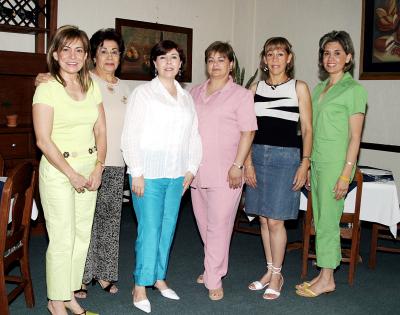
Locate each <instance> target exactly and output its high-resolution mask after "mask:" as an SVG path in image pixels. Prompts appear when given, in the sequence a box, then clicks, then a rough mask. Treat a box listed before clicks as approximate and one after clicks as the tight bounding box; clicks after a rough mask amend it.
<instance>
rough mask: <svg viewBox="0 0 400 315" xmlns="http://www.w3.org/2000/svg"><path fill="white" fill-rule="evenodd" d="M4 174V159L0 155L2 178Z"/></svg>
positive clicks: (0, 173)
mask: <svg viewBox="0 0 400 315" xmlns="http://www.w3.org/2000/svg"><path fill="white" fill-rule="evenodd" d="M3 174H4V159H3V157H2V156H1V154H0V176H3Z"/></svg>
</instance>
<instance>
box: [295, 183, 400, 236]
mask: <svg viewBox="0 0 400 315" xmlns="http://www.w3.org/2000/svg"><path fill="white" fill-rule="evenodd" d="M356 191H357V188H355V189H353V190H352V191H351V192H350V193H349V194H348V195H347V198H346V200H345V203H344V212H347V213H351V212H354V203H355V198H356ZM300 209H301V210H307V198H306V196H305V195H304V194H301V198H300ZM360 220H362V221H369V222H376V223H379V224H383V225H386V226H388V227H389V228H390V232H391V233H392V234H393V236H394V237H396V236H397V223H399V222H400V208H399V199H398V195H397V188H396V185H395V184H394V181H377V182H364V183H363V192H362V196H361V209H360Z"/></svg>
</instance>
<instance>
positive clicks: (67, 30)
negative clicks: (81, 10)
mask: <svg viewBox="0 0 400 315" xmlns="http://www.w3.org/2000/svg"><path fill="white" fill-rule="evenodd" d="M76 40H80V41H81V42H82V46H83V47H82V48H83V50H84V52H85V53H86V54H87V57H86V60H85V62H84V64H83V67H82V69H80V70H79V72H78V79H79V83H80V85H81V87H82V91H83V92H85V93H86V92H87V91H88V90H89V88H90V86H91V84H92V79H91V77H90V75H89V67H90V44H89V38H88V36H87V35H86V33H85V32H84V31H82V30H80V29H79V28H78V27H76V26H74V25H64V26H61V27H60V28H58V29H57V31H56V33H55V34H54V37H53V39H52V40H51V43H50V47H49V51H48V52H47V66H48V67H49V71H50V73H51V75H52V76H53V77H54V78H55V79H56V80H57V81H58V82H60V83H61V84H62V85H63V86H66V82H65V80H64V78H63V77H62V76H61V73H60V64H59V63H58V61H57V60H56V59H54V56H53V54H54V52H57V53H60V52H61V50H62V49H63V48H64V47H65V46H67V45H68V44H69V43H72V42H74V41H76Z"/></svg>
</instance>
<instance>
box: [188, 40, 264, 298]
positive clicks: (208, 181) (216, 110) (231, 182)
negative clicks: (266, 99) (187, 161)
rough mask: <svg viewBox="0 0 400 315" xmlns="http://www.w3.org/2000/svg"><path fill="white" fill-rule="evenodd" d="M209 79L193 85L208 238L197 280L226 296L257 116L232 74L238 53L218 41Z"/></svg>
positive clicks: (198, 199)
mask: <svg viewBox="0 0 400 315" xmlns="http://www.w3.org/2000/svg"><path fill="white" fill-rule="evenodd" d="M205 62H206V67H207V73H208V75H209V79H208V80H207V81H206V82H204V83H203V84H201V85H199V86H197V87H195V88H193V90H192V91H191V94H192V96H193V99H194V102H195V106H196V111H197V115H198V119H199V133H200V136H201V141H202V146H203V158H202V162H201V164H200V167H199V170H198V172H197V175H196V177H195V179H194V181H193V183H192V186H191V194H192V203H193V211H194V214H195V217H196V221H197V225H198V228H199V231H200V235H201V238H202V240H203V243H204V256H205V257H204V273H203V274H202V275H200V276H199V277H198V279H197V282H198V283H204V285H205V286H206V288H207V289H208V290H209V298H210V299H211V300H220V299H222V298H223V296H224V291H223V288H222V281H221V278H222V277H224V276H225V275H226V273H227V270H228V257H229V245H230V240H231V235H232V229H233V223H234V220H235V215H236V210H237V206H238V203H239V200H240V196H241V193H242V183H243V181H242V180H243V163H244V161H245V159H246V157H247V154H248V153H249V150H250V146H251V143H252V141H253V137H254V132H255V130H256V129H257V120H256V115H255V112H254V103H253V95H252V93H251V91H249V90H246V89H245V88H243V87H241V86H239V85H237V84H235V83H234V82H233V80H232V77H231V76H230V73H231V72H232V68H233V66H234V52H233V49H232V47H231V46H230V45H229V44H228V43H223V42H214V43H212V44H211V45H210V46H209V47H208V48H207V49H206V51H205Z"/></svg>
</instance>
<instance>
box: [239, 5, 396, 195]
mask: <svg viewBox="0 0 400 315" xmlns="http://www.w3.org/2000/svg"><path fill="white" fill-rule="evenodd" d="M244 3H246V5H245V4H244ZM245 6H247V11H250V12H253V13H254V14H253V16H252V18H251V19H249V16H251V14H249V12H247V11H246V10H244V9H243V7H245ZM235 7H236V8H238V10H236V11H235V13H236V14H235V24H234V33H235V36H234V39H235V42H234V44H235V48H236V50H237V51H239V52H240V53H241V55H242V52H247V54H246V55H245V57H244V58H243V57H242V59H243V61H242V65H243V64H244V65H245V67H246V69H248V71H247V75H246V76H247V78H248V77H249V76H250V73H252V72H254V69H256V67H257V66H258V64H259V59H258V58H254V57H257V56H258V54H259V52H260V51H261V49H262V46H263V44H264V42H265V40H266V39H267V38H269V37H271V36H285V37H287V38H288V40H289V41H290V42H291V43H292V45H293V48H294V51H295V54H296V59H295V66H296V77H297V78H298V79H301V80H304V81H306V82H307V83H308V84H309V87H310V89H312V88H313V87H314V86H315V85H316V84H317V82H318V66H317V64H318V41H319V39H320V37H321V36H322V35H323V34H325V33H327V32H329V31H331V30H334V29H335V30H346V31H347V32H348V33H349V34H350V35H351V37H352V39H353V42H354V48H355V51H356V56H355V60H356V68H355V71H354V77H355V78H356V79H358V74H359V57H360V53H359V52H360V39H361V15H362V0H335V1H332V0H248V1H244V0H236V1H235ZM242 12H244V14H242ZM242 18H243V19H245V20H240V19H242ZM253 30H254V31H253ZM253 39H254V40H253ZM250 69H251V70H250ZM360 83H361V84H362V85H363V86H364V87H365V88H366V89H367V91H368V111H367V115H366V122H365V128H364V133H363V139H362V141H363V142H372V143H379V144H391V145H400V123H399V118H400V101H399V99H400V98H399V88H400V81H396V80H392V81H377V80H362V81H360ZM360 164H368V165H370V166H375V167H382V168H387V169H391V170H393V172H394V174H395V179H396V183H397V188H398V190H399V192H400V154H398V153H388V152H381V151H374V150H361V155H360Z"/></svg>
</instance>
